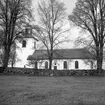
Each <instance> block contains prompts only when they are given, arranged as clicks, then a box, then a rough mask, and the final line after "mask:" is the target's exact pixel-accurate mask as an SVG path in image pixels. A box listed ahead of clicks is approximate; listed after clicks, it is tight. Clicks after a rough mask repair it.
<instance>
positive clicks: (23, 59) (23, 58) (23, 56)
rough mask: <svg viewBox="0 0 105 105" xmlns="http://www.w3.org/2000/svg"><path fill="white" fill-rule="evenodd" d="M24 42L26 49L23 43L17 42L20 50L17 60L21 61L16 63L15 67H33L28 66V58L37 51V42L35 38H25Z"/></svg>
mask: <svg viewBox="0 0 105 105" xmlns="http://www.w3.org/2000/svg"><path fill="white" fill-rule="evenodd" d="M24 40H26V47H22V42H21V43H20V42H17V46H18V47H19V48H17V49H16V53H17V59H19V61H17V62H16V63H15V67H32V66H31V65H29V66H28V65H27V64H28V60H27V57H28V56H29V55H32V54H33V52H34V51H35V42H36V40H35V39H33V38H24Z"/></svg>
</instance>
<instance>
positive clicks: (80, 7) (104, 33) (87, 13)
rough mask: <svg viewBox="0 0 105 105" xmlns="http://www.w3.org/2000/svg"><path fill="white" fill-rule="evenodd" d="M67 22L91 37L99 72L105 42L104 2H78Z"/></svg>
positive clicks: (102, 0)
mask: <svg viewBox="0 0 105 105" xmlns="http://www.w3.org/2000/svg"><path fill="white" fill-rule="evenodd" d="M69 20H70V21H71V22H73V23H74V25H75V26H78V27H80V28H81V29H82V30H84V31H87V32H88V33H89V34H90V35H91V37H92V39H93V42H94V45H95V51H96V59H97V70H98V71H99V72H101V70H102V62H103V47H104V42H105V0H78V1H77V3H76V7H75V9H74V11H73V13H72V14H71V15H69Z"/></svg>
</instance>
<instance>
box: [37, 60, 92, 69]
mask: <svg viewBox="0 0 105 105" xmlns="http://www.w3.org/2000/svg"><path fill="white" fill-rule="evenodd" d="M46 61H47V62H48V63H49V61H48V60H43V61H41V60H40V61H38V68H39V69H45V62H46ZM64 61H67V65H68V69H75V61H78V66H79V68H78V69H81V70H82V69H91V63H89V64H88V65H87V64H85V62H84V60H82V59H71V60H70V59H63V60H53V64H52V69H54V65H55V62H56V66H57V69H58V70H66V69H64ZM78 69H76V70H78Z"/></svg>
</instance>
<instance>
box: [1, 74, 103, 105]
mask: <svg viewBox="0 0 105 105" xmlns="http://www.w3.org/2000/svg"><path fill="white" fill-rule="evenodd" d="M0 105H105V77H34V76H0Z"/></svg>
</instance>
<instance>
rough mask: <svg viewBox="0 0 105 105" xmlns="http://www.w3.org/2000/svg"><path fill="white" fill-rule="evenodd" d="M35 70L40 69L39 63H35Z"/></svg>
mask: <svg viewBox="0 0 105 105" xmlns="http://www.w3.org/2000/svg"><path fill="white" fill-rule="evenodd" d="M35 69H38V62H37V61H35Z"/></svg>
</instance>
